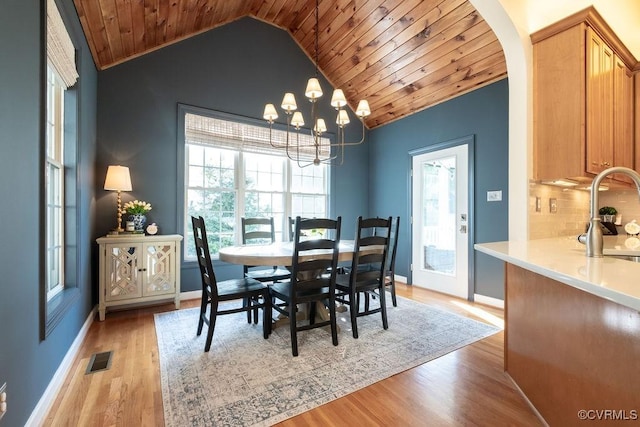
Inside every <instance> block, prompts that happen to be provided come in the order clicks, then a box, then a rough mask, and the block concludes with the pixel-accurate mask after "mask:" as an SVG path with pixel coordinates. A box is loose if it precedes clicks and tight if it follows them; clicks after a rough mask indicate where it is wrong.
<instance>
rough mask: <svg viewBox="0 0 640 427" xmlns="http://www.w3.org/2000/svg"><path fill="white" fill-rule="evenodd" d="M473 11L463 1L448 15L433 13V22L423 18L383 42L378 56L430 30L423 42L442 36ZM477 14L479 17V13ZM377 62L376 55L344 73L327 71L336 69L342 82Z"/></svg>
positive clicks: (354, 65)
mask: <svg viewBox="0 0 640 427" xmlns="http://www.w3.org/2000/svg"><path fill="white" fill-rule="evenodd" d="M458 1H459V0H458ZM462 13H464V15H462ZM473 13H476V14H477V12H476V10H475V9H474V8H473V6H471V4H469V3H467V2H463V4H462V5H460V6H459V7H457V8H455V9H454V10H453V11H452V12H450V13H447V14H446V15H439V16H438V14H437V13H434V14H433V15H436V16H438V19H434V20H432V22H431V23H429V22H430V21H429V20H428V19H425V18H421V19H420V20H417V21H416V22H414V23H413V24H412V25H410V26H409V27H406V28H405V29H404V30H403V31H401V32H400V33H397V34H395V35H394V36H393V39H392V42H391V43H384V44H382V46H380V47H379V48H378V49H377V55H378V57H380V56H386V55H388V54H390V53H391V52H393V51H395V50H396V49H398V48H399V47H401V46H402V45H403V44H404V43H406V42H407V41H409V40H412V39H415V40H419V39H420V38H421V37H417V38H416V36H418V35H420V34H422V33H424V32H428V34H425V35H424V37H422V38H424V41H423V43H427V42H428V41H429V40H430V39H431V38H434V37H435V38H437V37H438V36H439V35H440V36H442V34H444V30H445V29H446V28H448V27H450V26H452V25H455V24H456V23H457V22H458V20H460V19H462V17H467V16H470V15H472V14H473ZM425 16H427V15H425ZM477 16H478V17H479V14H478V15H477ZM425 24H428V25H426V26H425ZM441 41H442V40H441ZM376 62H377V61H376V60H375V57H374V58H371V59H370V60H368V61H359V62H358V63H355V64H351V65H350V67H344V68H342V69H343V70H345V71H344V72H343V73H339V72H337V71H334V70H333V69H329V70H327V72H332V71H334V73H335V75H336V77H337V78H339V81H340V82H342V81H349V80H351V79H352V78H353V77H354V76H356V75H358V74H359V73H361V72H363V71H364V70H365V69H366V68H367V67H368V66H370V65H372V64H375V63H376Z"/></svg>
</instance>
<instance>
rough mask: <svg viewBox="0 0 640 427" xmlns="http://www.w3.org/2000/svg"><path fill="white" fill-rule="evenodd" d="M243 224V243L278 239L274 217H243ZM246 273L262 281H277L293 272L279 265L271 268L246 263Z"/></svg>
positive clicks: (268, 241)
mask: <svg viewBox="0 0 640 427" xmlns="http://www.w3.org/2000/svg"><path fill="white" fill-rule="evenodd" d="M241 224H242V244H243V245H251V244H265V243H274V242H275V241H276V234H275V227H274V223H273V217H271V218H244V217H243V218H241ZM244 275H245V276H246V277H250V278H252V279H256V280H258V281H260V282H277V281H279V280H287V279H288V278H289V277H290V276H291V272H290V271H289V270H288V269H286V268H284V267H278V266H277V265H274V266H273V267H271V268H264V267H261V266H252V265H245V266H244Z"/></svg>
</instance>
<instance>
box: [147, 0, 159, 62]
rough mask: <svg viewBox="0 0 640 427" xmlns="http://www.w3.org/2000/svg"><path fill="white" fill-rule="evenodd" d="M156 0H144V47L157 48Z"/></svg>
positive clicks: (148, 48)
mask: <svg viewBox="0 0 640 427" xmlns="http://www.w3.org/2000/svg"><path fill="white" fill-rule="evenodd" d="M156 15H157V0H144V47H145V50H150V49H157V48H158V43H156Z"/></svg>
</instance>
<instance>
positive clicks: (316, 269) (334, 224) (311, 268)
mask: <svg viewBox="0 0 640 427" xmlns="http://www.w3.org/2000/svg"><path fill="white" fill-rule="evenodd" d="M341 222H342V219H341V217H338V218H337V219H336V220H333V219H322V218H318V219H316V218H314V219H302V218H300V217H297V218H296V226H295V234H294V235H295V240H294V246H293V257H292V260H291V280H290V281H289V282H277V283H274V284H273V285H271V286H270V287H269V293H270V295H271V297H272V298H273V301H272V303H271V305H272V307H273V309H275V310H276V311H278V312H279V313H281V314H282V315H283V316H286V317H288V318H289V329H290V333H291V352H292V354H293V355H294V356H297V355H298V332H300V331H306V330H309V329H314V328H320V327H323V326H328V325H330V326H331V339H332V342H333V345H338V325H337V323H336V304H335V301H336V299H335V298H336V265H337V263H338V246H339V242H340V225H341ZM317 228H323V229H325V230H327V232H326V233H325V234H324V236H323V237H322V238H318V239H309V240H304V239H303V238H302V237H303V234H304V232H305V231H308V230H312V229H317ZM318 251H320V253H318ZM327 269H330V271H331V273H330V274H322V273H324V272H325V271H327ZM280 301H281V303H280ZM304 304H306V307H307V311H306V313H307V316H306V319H307V322H305V321H304V320H303V319H300V323H299V319H298V314H297V313H298V310H302V309H303V308H302V306H303V305H304ZM317 304H324V305H326V306H327V308H328V309H329V318H328V319H320V321H318V319H316V311H317V310H316V306H317Z"/></svg>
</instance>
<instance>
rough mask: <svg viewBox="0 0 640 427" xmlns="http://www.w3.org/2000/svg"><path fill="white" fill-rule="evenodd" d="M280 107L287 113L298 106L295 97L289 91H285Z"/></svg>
mask: <svg viewBox="0 0 640 427" xmlns="http://www.w3.org/2000/svg"><path fill="white" fill-rule="evenodd" d="M281 107H282V109H283V110H284V111H286V112H287V113H290V112H292V111H295V110H296V109H297V108H298V105H297V104H296V97H295V96H294V95H293V94H292V93H291V92H287V93H285V94H284V98H282V105H281Z"/></svg>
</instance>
